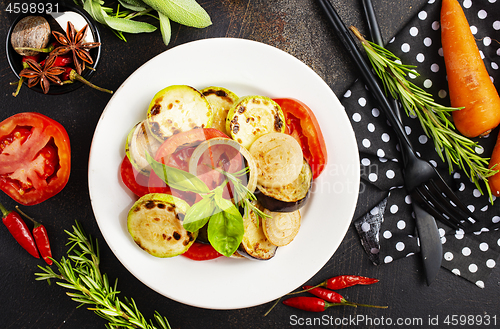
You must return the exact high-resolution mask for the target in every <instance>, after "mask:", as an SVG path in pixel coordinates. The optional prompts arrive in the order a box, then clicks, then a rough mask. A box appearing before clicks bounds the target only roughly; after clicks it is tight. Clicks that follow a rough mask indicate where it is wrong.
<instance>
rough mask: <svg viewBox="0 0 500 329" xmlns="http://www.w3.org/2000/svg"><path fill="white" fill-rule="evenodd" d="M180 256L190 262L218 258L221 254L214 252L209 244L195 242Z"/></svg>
mask: <svg viewBox="0 0 500 329" xmlns="http://www.w3.org/2000/svg"><path fill="white" fill-rule="evenodd" d="M182 256H184V257H187V258H189V259H192V260H198V261H202V260H210V259H215V258H219V257H221V256H222V254H221V253H219V252H218V251H217V250H215V249H214V247H212V245H210V244H206V243H200V242H196V241H195V242H194V243H193V244H192V245H191V247H189V249H188V250H187V251H186V252H185V253H183V254H182Z"/></svg>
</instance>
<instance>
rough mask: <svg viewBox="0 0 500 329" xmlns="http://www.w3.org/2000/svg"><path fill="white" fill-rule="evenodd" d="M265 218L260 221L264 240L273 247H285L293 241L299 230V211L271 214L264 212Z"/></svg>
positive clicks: (267, 211)
mask: <svg viewBox="0 0 500 329" xmlns="http://www.w3.org/2000/svg"><path fill="white" fill-rule="evenodd" d="M264 213H265V214H266V215H269V216H270V217H266V218H265V219H264V220H263V221H262V229H263V231H264V234H265V235H266V238H267V239H268V240H269V242H271V243H272V244H274V245H275V246H278V247H282V246H286V245H287V244H289V243H290V242H292V241H293V239H294V238H295V236H296V235H297V234H298V233H299V229H300V211H299V210H295V211H294V212H272V211H269V210H268V209H266V210H264Z"/></svg>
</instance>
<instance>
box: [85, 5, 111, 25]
mask: <svg viewBox="0 0 500 329" xmlns="http://www.w3.org/2000/svg"><path fill="white" fill-rule="evenodd" d="M83 9H85V11H86V12H88V13H89V14H90V16H92V18H93V19H94V20H96V21H97V22H99V23H101V24H106V20H105V19H104V17H105V16H107V14H106V13H105V12H104V10H103V9H102V7H101V4H100V3H99V1H93V0H86V1H85V3H84V4H83Z"/></svg>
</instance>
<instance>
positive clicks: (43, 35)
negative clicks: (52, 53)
mask: <svg viewBox="0 0 500 329" xmlns="http://www.w3.org/2000/svg"><path fill="white" fill-rule="evenodd" d="M49 39H50V25H49V22H47V20H46V19H45V18H43V17H41V16H26V17H24V18H23V19H21V20H20V21H19V22H18V23H17V24H16V26H14V29H13V31H12V35H11V38H10V42H11V45H12V48H14V50H15V51H16V52H17V53H18V54H19V55H21V56H34V55H36V54H38V52H37V51H34V50H30V49H26V48H35V49H42V48H45V47H46V46H47V45H48V43H49ZM19 48H21V49H19Z"/></svg>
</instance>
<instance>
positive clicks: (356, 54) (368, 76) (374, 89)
mask: <svg viewBox="0 0 500 329" xmlns="http://www.w3.org/2000/svg"><path fill="white" fill-rule="evenodd" d="M318 2H319V4H320V6H321V8H322V9H323V11H324V12H325V14H326V16H327V18H328V21H329V22H330V23H331V24H332V26H333V28H334V31H335V33H336V34H337V37H338V38H339V39H340V40H341V41H342V44H343V45H344V47H346V49H347V52H348V53H349V55H350V56H351V57H352V59H353V60H354V62H355V63H356V65H357V67H358V68H359V69H360V71H361V75H362V76H363V79H364V81H365V83H366V85H367V86H368V89H369V90H370V91H371V93H372V94H373V97H374V98H375V99H376V100H377V102H378V104H379V106H380V108H381V110H382V111H383V112H384V114H385V116H386V117H387V120H389V123H390V124H391V126H392V127H393V128H394V131H395V132H396V135H397V136H398V138H399V140H400V142H401V143H405V144H406V145H402V149H403V150H408V148H407V147H409V151H411V152H413V148H412V146H411V143H410V140H409V139H408V137H407V136H406V133H405V131H404V128H403V125H402V123H401V121H399V120H398V119H397V118H396V117H395V116H394V113H393V112H392V109H391V106H390V104H389V102H388V101H387V98H386V97H385V95H384V92H383V91H382V89H381V88H380V86H379V84H378V82H377V79H376V77H375V76H374V75H373V73H372V71H371V68H370V67H369V66H368V64H367V63H366V61H365V59H364V58H363V56H362V55H361V52H360V51H359V49H358V47H357V46H356V44H355V42H354V39H353V37H352V36H351V34H350V33H349V31H348V30H347V28H346V26H345V25H344V23H343V22H342V20H341V18H340V16H339V15H338V14H337V11H336V10H335V8H333V6H332V4H331V3H330V2H329V1H328V0H318ZM405 146H407V147H405ZM403 156H404V157H406V155H403Z"/></svg>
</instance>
